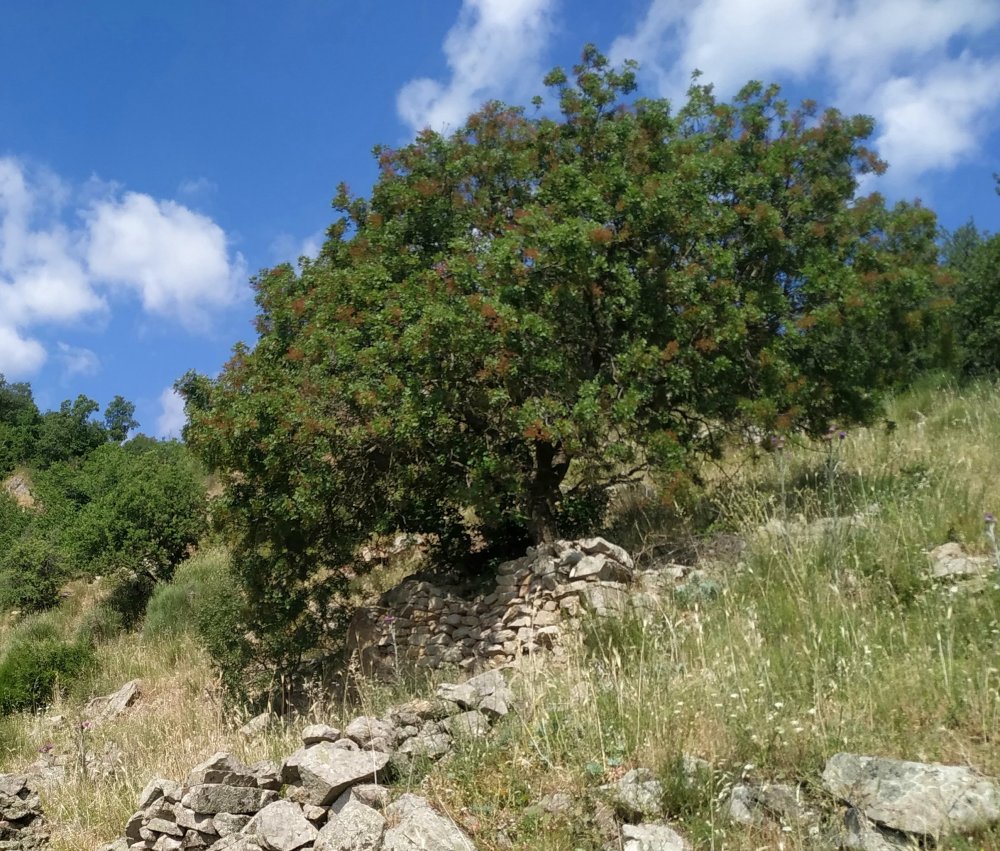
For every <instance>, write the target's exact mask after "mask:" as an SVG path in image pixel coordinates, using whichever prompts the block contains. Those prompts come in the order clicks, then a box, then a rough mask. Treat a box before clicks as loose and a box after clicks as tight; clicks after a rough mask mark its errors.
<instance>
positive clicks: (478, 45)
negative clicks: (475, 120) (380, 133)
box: [397, 0, 554, 131]
mask: <svg viewBox="0 0 1000 851" xmlns="http://www.w3.org/2000/svg"><path fill="white" fill-rule="evenodd" d="M553 5H554V0H463V3H462V8H461V11H460V12H459V17H458V21H457V22H456V23H455V25H454V26H453V27H452V29H451V30H450V31H449V32H448V35H447V36H446V37H445V41H444V53H445V58H446V59H447V62H448V69H449V71H450V72H451V77H450V79H449V80H448V81H447V82H445V83H442V82H439V81H438V80H431V79H428V78H422V79H417V80H411V81H410V82H409V83H407V84H406V85H405V86H404V87H403V89H402V90H401V91H400V93H399V97H398V99H397V108H398V111H399V116H400V118H402V119H403V121H405V122H406V123H407V124H408V125H409V126H410V127H412V128H413V129H414V130H422V129H423V128H425V127H431V128H432V129H434V130H438V131H447V130H454V129H456V128H457V127H459V126H460V125H461V124H462V122H463V121H464V120H465V118H466V116H467V115H469V113H471V112H474V111H475V110H477V109H478V108H479V107H480V106H482V104H483V102H484V101H486V100H488V99H490V98H495V97H501V96H503V97H515V98H518V97H521V96H523V95H524V94H525V87H527V86H531V85H537V83H538V80H539V79H540V78H541V71H540V64H539V60H540V58H541V55H542V51H543V50H544V49H545V46H546V43H547V40H548V37H549V34H550V32H551V26H552V24H551V13H552V7H553Z"/></svg>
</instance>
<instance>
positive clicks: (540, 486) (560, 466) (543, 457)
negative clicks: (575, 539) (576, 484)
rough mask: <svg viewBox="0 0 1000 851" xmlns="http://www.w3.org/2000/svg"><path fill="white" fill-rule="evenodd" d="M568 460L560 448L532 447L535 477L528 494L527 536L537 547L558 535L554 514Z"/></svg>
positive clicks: (550, 446)
mask: <svg viewBox="0 0 1000 851" xmlns="http://www.w3.org/2000/svg"><path fill="white" fill-rule="evenodd" d="M569 464H570V459H569V458H567V457H566V456H565V454H563V452H562V449H561V447H560V446H559V445H555V446H554V445H553V444H551V443H545V442H542V441H538V442H536V443H535V477H534V479H533V480H532V482H531V488H530V490H529V494H528V496H529V505H528V511H529V514H528V532H529V533H530V535H531V537H532V538H533V539H534V541H535V543H536V544H541V543H548V542H550V541H554V540H555V539H556V538H557V537H558V534H559V528H558V524H557V522H556V514H557V510H558V507H559V500H560V498H561V497H562V492H561V491H560V489H559V486H560V485H561V484H562V481H563V479H564V478H565V477H566V473H567V472H568V471H569Z"/></svg>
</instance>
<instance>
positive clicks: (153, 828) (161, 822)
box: [143, 818, 184, 837]
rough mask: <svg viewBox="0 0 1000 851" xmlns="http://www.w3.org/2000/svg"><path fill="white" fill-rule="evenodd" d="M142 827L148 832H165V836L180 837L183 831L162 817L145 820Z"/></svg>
mask: <svg viewBox="0 0 1000 851" xmlns="http://www.w3.org/2000/svg"><path fill="white" fill-rule="evenodd" d="M143 827H145V828H146V830H148V831H149V832H150V833H165V834H167V836H177V837H181V836H183V835H184V831H183V830H181V828H179V827H178V826H177V825H176V824H175V823H174V822H172V821H167V819H164V818H151V819H149V821H147V822H146V823H145V824H144V825H143Z"/></svg>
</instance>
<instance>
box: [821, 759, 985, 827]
mask: <svg viewBox="0 0 1000 851" xmlns="http://www.w3.org/2000/svg"><path fill="white" fill-rule="evenodd" d="M823 785H824V786H825V787H826V789H827V791H828V792H830V794H832V795H835V796H836V797H837V798H840V799H841V800H844V801H846V802H847V803H849V804H850V805H851V806H852V807H855V808H857V809H858V810H861V811H862V812H863V813H864V814H865V816H867V817H868V818H869V819H870V820H871V821H873V822H875V823H876V824H878V825H882V826H884V827H887V828H890V829H892V830H899V831H903V832H904V833H909V834H919V835H923V836H930V837H935V838H937V837H941V836H946V835H948V834H950V833H957V832H962V833H964V832H972V831H977V830H981V829H983V828H986V827H989V826H990V825H992V824H994V823H995V822H997V821H1000V786H998V784H997V783H996V782H995V781H994V780H991V779H989V778H987V777H983V776H982V775H980V774H977V773H976V772H974V771H972V770H971V769H969V768H965V767H963V766H958V765H940V764H937V763H920V762H906V761H904V760H899V759H887V758H884V757H874V756H858V755H856V754H849V753H839V754H836V755H834V756H832V757H831V758H830V759H829V760H828V761H827V763H826V768H825V769H824V771H823Z"/></svg>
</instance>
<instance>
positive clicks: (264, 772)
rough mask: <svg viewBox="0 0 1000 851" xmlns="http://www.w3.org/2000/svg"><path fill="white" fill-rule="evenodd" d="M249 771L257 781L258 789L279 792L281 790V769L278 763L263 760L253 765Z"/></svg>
mask: <svg viewBox="0 0 1000 851" xmlns="http://www.w3.org/2000/svg"><path fill="white" fill-rule="evenodd" d="M248 771H249V772H250V774H252V775H253V776H254V779H255V780H256V781H257V788H258V789H274V790H275V791H277V790H278V789H280V788H281V768H279V767H278V764H277V763H276V762H272V761H271V760H269V759H263V760H261V761H260V762H255V763H254V764H253V765H251V766H250V768H249V769H248Z"/></svg>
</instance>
